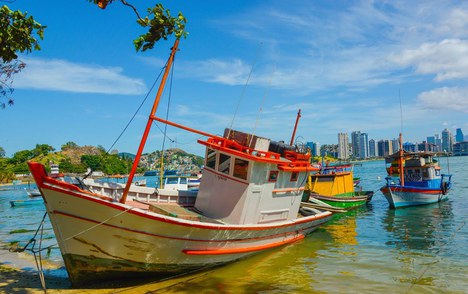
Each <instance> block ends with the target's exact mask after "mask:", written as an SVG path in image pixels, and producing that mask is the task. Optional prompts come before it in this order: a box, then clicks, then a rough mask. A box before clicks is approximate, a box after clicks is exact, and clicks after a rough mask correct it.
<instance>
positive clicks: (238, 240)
mask: <svg viewBox="0 0 468 294" xmlns="http://www.w3.org/2000/svg"><path fill="white" fill-rule="evenodd" d="M53 214H58V215H63V216H66V217H70V218H75V219H79V220H83V221H87V222H91V223H95V224H101V225H103V226H106V227H111V228H115V229H119V230H122V231H128V232H133V233H137V234H142V235H147V236H153V237H158V238H165V239H171V240H180V241H191V242H210V243H216V242H221V243H225V242H245V241H252V240H265V239H270V238H276V237H280V236H284V237H287V236H288V235H293V234H297V232H298V230H294V231H290V232H284V233H279V234H274V235H267V236H262V237H255V238H243V239H218V240H212V239H209V240H208V239H190V238H181V237H173V236H165V235H158V234H153V233H148V232H143V231H138V230H132V229H129V228H124V227H120V226H116V225H111V224H107V223H102V222H99V221H95V220H92V219H87V218H83V217H80V216H76V215H72V214H68V213H65V212H61V211H54V212H53ZM320 225H321V223H320V224H314V225H312V226H308V227H306V228H303V229H300V230H299V231H307V230H310V229H312V228H314V227H318V226H320Z"/></svg>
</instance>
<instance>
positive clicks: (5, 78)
mask: <svg viewBox="0 0 468 294" xmlns="http://www.w3.org/2000/svg"><path fill="white" fill-rule="evenodd" d="M44 29H45V26H42V25H41V24H40V23H38V22H36V21H35V20H34V18H33V17H32V16H28V15H27V13H22V12H21V11H19V10H17V11H12V10H10V8H8V6H6V5H3V6H2V7H0V58H1V65H0V106H1V107H2V108H5V106H6V105H7V104H8V105H13V99H12V98H11V97H10V95H11V94H12V93H13V87H12V81H13V79H12V77H13V75H14V74H17V73H19V72H20V71H21V70H22V69H23V68H24V67H25V66H26V65H25V63H24V62H22V61H21V60H17V59H18V54H17V53H19V52H21V53H22V52H26V53H29V52H31V51H32V50H40V49H41V47H40V46H39V43H38V39H37V38H40V39H43V37H44ZM5 100H6V103H5V102H4V101H5Z"/></svg>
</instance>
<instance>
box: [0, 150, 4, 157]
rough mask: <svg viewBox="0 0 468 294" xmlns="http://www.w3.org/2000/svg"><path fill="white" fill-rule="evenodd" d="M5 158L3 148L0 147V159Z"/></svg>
mask: <svg viewBox="0 0 468 294" xmlns="http://www.w3.org/2000/svg"><path fill="white" fill-rule="evenodd" d="M3 157H5V149H3V147H0V158H3Z"/></svg>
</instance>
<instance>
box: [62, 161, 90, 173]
mask: <svg viewBox="0 0 468 294" xmlns="http://www.w3.org/2000/svg"><path fill="white" fill-rule="evenodd" d="M59 167H60V171H62V172H64V173H76V174H81V173H84V172H86V166H85V165H84V164H73V163H72V162H71V160H70V158H65V159H63V160H61V161H60V162H59Z"/></svg>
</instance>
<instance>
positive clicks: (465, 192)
mask: <svg viewBox="0 0 468 294" xmlns="http://www.w3.org/2000/svg"><path fill="white" fill-rule="evenodd" d="M440 162H441V165H442V169H443V171H444V172H447V163H446V161H445V159H441V161H440ZM467 166H468V157H456V158H451V159H450V172H451V173H452V174H453V175H454V176H453V178H452V179H453V190H451V191H450V193H449V200H448V201H445V202H441V203H437V204H431V205H427V206H419V207H409V208H402V209H397V210H394V209H390V208H389V207H388V203H387V201H386V200H385V198H384V196H383V195H382V193H381V192H380V191H379V188H380V187H381V186H382V185H384V178H385V175H386V173H385V169H384V163H383V161H379V162H367V163H363V165H362V166H357V167H355V169H354V171H355V176H356V177H360V178H361V186H362V187H363V189H364V190H371V191H375V194H374V197H373V199H372V201H371V202H370V204H368V205H366V206H363V207H360V208H358V209H356V210H352V211H350V212H347V213H346V214H338V215H335V216H334V218H333V220H332V221H330V222H329V223H327V224H326V225H324V226H322V227H321V228H319V229H318V230H317V231H315V232H314V233H312V234H310V235H309V236H308V237H307V238H305V239H303V240H301V241H299V242H297V243H294V244H291V245H288V246H285V247H282V248H279V249H273V250H270V251H268V252H264V253H261V254H259V255H256V256H253V257H251V258H248V259H245V260H241V261H238V262H236V263H232V264H229V265H226V266H223V267H220V268H216V269H213V270H210V271H206V272H202V273H198V274H195V275H187V276H185V277H183V278H180V279H172V280H169V281H165V282H151V281H145V282H141V283H140V285H138V286H133V287H131V288H123V289H122V288H119V289H117V287H123V286H126V287H128V285H125V284H119V283H114V284H112V287H115V288H114V289H113V290H111V291H114V290H115V291H116V292H119V291H120V292H125V293H127V292H128V293H148V292H157V293H197V292H198V293H384V292H387V293H467V291H468V290H467V289H468V281H467V277H468V252H467V249H468V227H467V225H466V220H467V216H468V201H467V200H468V199H467V197H468V171H467V170H466V167H467ZM18 193H19V192H18ZM12 197H13V198H14V197H16V198H21V197H22V196H21V197H20V196H19V195H18V194H15V195H13V196H12V193H10V192H8V191H0V212H1V213H2V215H8V216H9V217H8V218H6V219H5V218H3V219H2V220H0V240H1V241H3V242H12V241H14V240H20V241H25V240H28V238H29V237H30V236H31V232H29V233H28V232H25V233H16V234H9V232H11V231H13V230H19V229H26V230H28V229H31V228H33V229H35V228H36V227H37V224H38V223H39V222H40V219H41V217H42V212H43V208H42V207H40V208H36V209H34V211H32V210H33V209H32V208H24V210H28V212H27V213H26V212H21V213H19V212H20V208H11V207H9V205H7V202H8V201H7V200H8V198H12ZM41 209H42V211H41ZM19 214H20V215H21V216H18V217H13V215H19ZM18 219H19V221H18ZM14 222H16V224H15V223H14ZM46 228H47V234H49V235H50V233H51V232H50V225H49V224H47V225H46ZM51 241H53V240H51ZM51 241H50V242H51ZM50 259H52V260H53V261H54V262H61V258H60V255H59V254H58V250H57V249H54V250H52V253H51V255H50ZM58 273H62V276H60V275H57V272H51V273H50V274H49V275H48V276H47V277H46V282H47V279H49V281H50V280H53V279H64V277H63V276H66V273H64V270H63V269H61V270H59V271H58ZM103 287H106V288H107V289H108V288H110V286H103ZM93 291H96V292H102V291H103V290H93ZM107 291H108V290H107ZM106 293H108V292H106Z"/></svg>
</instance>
